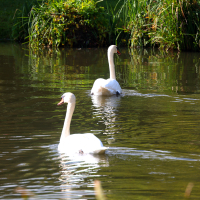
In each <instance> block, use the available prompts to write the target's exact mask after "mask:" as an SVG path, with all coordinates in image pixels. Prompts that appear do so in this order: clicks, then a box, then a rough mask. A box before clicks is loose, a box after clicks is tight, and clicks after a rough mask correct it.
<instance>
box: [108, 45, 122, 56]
mask: <svg viewBox="0 0 200 200" xmlns="http://www.w3.org/2000/svg"><path fill="white" fill-rule="evenodd" d="M108 53H112V54H114V53H117V54H118V55H120V54H121V53H120V52H119V50H118V49H117V46H116V45H110V46H109V47H108Z"/></svg>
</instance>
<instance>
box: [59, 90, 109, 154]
mask: <svg viewBox="0 0 200 200" xmlns="http://www.w3.org/2000/svg"><path fill="white" fill-rule="evenodd" d="M63 103H68V106H67V112H66V117H65V122H64V126H63V129H62V133H61V137H60V143H59V145H58V150H59V151H60V152H64V153H68V154H73V153H92V154H103V153H105V150H106V149H108V148H107V147H104V146H103V144H102V142H101V140H100V139H98V138H97V137H96V136H95V135H93V134H92V133H85V134H73V135H70V123H71V119H72V115H73V112H74V108H75V104H76V97H75V95H74V94H72V93H70V92H67V93H64V94H63V95H62V97H61V101H60V102H59V103H58V105H61V104H63Z"/></svg>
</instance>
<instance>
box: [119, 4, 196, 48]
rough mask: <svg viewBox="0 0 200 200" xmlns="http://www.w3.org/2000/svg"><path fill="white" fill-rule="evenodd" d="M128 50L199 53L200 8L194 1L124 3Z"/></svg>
mask: <svg viewBox="0 0 200 200" xmlns="http://www.w3.org/2000/svg"><path fill="white" fill-rule="evenodd" d="M123 14H124V25H125V28H126V30H127V31H128V32H130V33H131V37H130V40H129V42H130V46H131V47H137V46H159V47H160V48H164V49H167V50H168V49H178V50H199V49H200V33H199V30H200V21H199V20H200V18H199V16H200V4H199V1H196V0H124V4H123Z"/></svg>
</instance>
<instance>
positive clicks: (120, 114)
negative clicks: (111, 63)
mask: <svg viewBox="0 0 200 200" xmlns="http://www.w3.org/2000/svg"><path fill="white" fill-rule="evenodd" d="M120 51H121V56H117V55H115V65H116V76H117V80H118V81H119V83H120V85H121V87H122V91H123V94H122V95H121V96H118V97H116V96H112V97H95V96H92V97H91V96H90V89H91V87H92V84H93V82H94V80H95V79H96V78H98V77H102V78H108V77H109V69H108V62H107V49H106V48H101V49H60V50H57V51H51V50H48V49H44V50H42V51H31V50H29V49H28V48H27V47H26V46H21V45H19V44H15V43H0V143H1V145H0V199H22V197H23V196H21V194H19V193H18V191H19V187H22V188H24V190H26V191H29V193H31V194H34V196H31V197H30V199H70V200H71V199H81V200H83V199H84V200H85V199H95V192H94V181H95V180H100V181H101V184H102V188H103V191H104V194H105V196H106V198H107V199H108V200H111V199H115V200H118V199H119V200H121V199H126V200H127V199H148V200H149V199H151V200H155V199H159V200H160V199H183V198H184V197H185V196H188V197H190V199H199V197H200V173H199V172H200V154H199V153H200V117H199V116H200V53H191V52H187V53H186V52H181V53H178V52H168V53H165V52H162V51H158V50H154V49H145V50H129V49H127V48H122V49H120ZM64 92H72V93H74V94H75V95H76V108H75V112H74V114H73V118H72V123H71V134H74V133H93V134H95V135H96V136H97V137H98V138H100V139H101V141H102V142H103V144H104V146H107V147H109V150H108V151H107V153H106V155H103V156H92V155H73V156H66V155H64V154H60V153H59V152H58V151H57V146H58V143H59V139H60V134H61V130H62V126H63V122H64V117H65V111H66V104H65V105H62V106H57V103H58V102H59V101H60V97H61V95H62V94H63V93H64ZM188 185H189V189H187V190H186V188H187V187H188ZM16 188H18V189H16ZM186 191H189V192H186ZM29 193H28V194H29ZM25 196H26V195H25V194H24V197H25Z"/></svg>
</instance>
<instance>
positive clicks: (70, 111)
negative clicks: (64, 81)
mask: <svg viewBox="0 0 200 200" xmlns="http://www.w3.org/2000/svg"><path fill="white" fill-rule="evenodd" d="M74 108H75V102H73V103H68V105H67V111H66V116H65V121H64V126H63V129H62V133H61V137H60V142H61V141H62V140H64V139H65V138H66V137H68V136H69V135H70V124H71V119H72V115H73V112H74Z"/></svg>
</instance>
